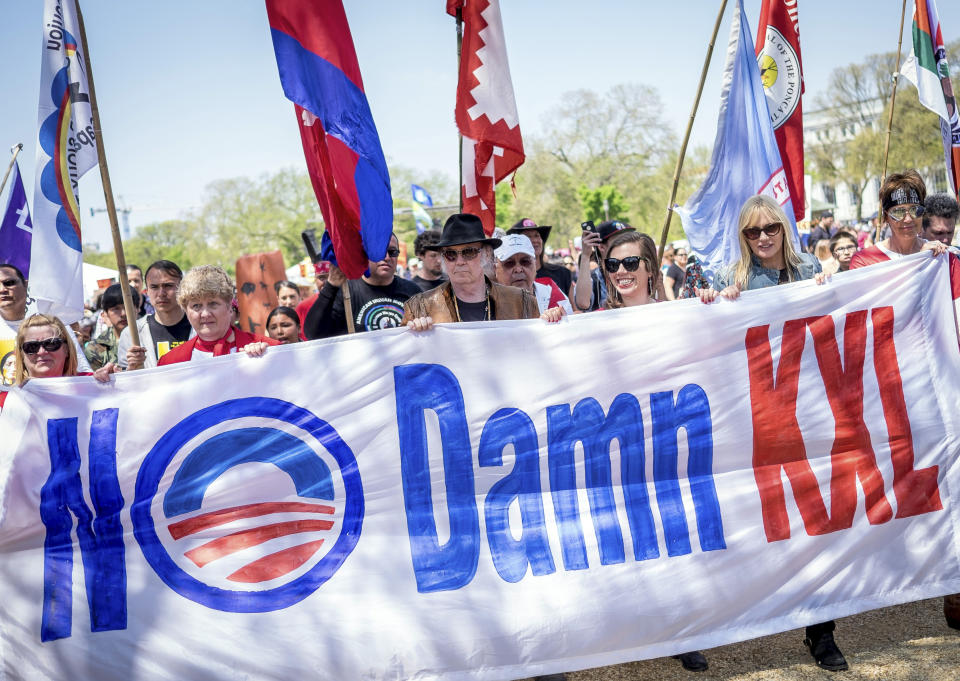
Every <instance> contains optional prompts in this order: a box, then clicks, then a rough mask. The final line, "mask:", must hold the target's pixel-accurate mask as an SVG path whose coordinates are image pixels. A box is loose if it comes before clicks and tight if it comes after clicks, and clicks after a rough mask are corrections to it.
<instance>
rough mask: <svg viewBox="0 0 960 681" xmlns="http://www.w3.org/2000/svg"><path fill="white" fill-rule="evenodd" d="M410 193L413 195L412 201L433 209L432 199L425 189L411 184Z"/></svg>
mask: <svg viewBox="0 0 960 681" xmlns="http://www.w3.org/2000/svg"><path fill="white" fill-rule="evenodd" d="M410 192H411V193H412V194H413V200H414V201H416V202H417V203H419V204H420V205H421V206H425V207H427V208H433V198H432V197H431V196H430V193H429V192H427V190H426V189H424V188H423V187H421V186H420V185H418V184H411V185H410Z"/></svg>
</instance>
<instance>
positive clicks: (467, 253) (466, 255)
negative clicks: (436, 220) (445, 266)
mask: <svg viewBox="0 0 960 681" xmlns="http://www.w3.org/2000/svg"><path fill="white" fill-rule="evenodd" d="M440 252H441V253H442V254H443V259H444V260H446V261H447V262H456V261H457V257H458V256H461V255H462V256H463V259H464V260H473V259H474V258H476V257H477V256H478V255H480V249H479V248H477V247H476V246H471V247H470V248H461V249H460V250H456V249H454V248H445V249H444V250H442V251H440Z"/></svg>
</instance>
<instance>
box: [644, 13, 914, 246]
mask: <svg viewBox="0 0 960 681" xmlns="http://www.w3.org/2000/svg"><path fill="white" fill-rule="evenodd" d="M904 2H906V0H904ZM726 9H727V0H723V1H722V2H721V3H720V12H719V13H718V14H717V21H716V23H715V24H714V25H713V35H712V36H711V37H710V45H709V46H708V47H707V57H706V59H704V60H703V70H702V71H701V72H700V85H698V86H697V96H696V98H695V99H694V100H693V109H692V110H691V111H690V118H689V120H688V121H687V131H686V133H684V135H683V144H682V145H681V146H680V156H679V157H678V158H677V167H676V169H675V170H674V172H673V189H672V190H671V191H670V202H669V203H668V204H667V217H666V219H665V220H664V221H663V231H662V232H661V233H660V250H659V253H660V257H663V252H664V249H665V248H666V246H667V233H668V232H669V231H670V218H671V217H672V216H673V202H674V201H676V199H677V187H678V186H679V185H680V171H681V170H682V169H683V159H684V157H685V156H686V155H687V144H688V143H689V142H690V132H691V131H692V130H693V119H694V118H696V116H697V108H698V107H699V106H700V95H702V94H703V86H704V83H706V80H707V71H708V70H709V69H710V59H711V58H712V57H713V46H714V44H715V43H716V42H717V34H718V33H719V32H720V23H721V22H722V21H723V13H724V11H725V10H726Z"/></svg>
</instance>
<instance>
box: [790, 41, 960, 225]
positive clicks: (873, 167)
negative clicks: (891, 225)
mask: <svg viewBox="0 0 960 681" xmlns="http://www.w3.org/2000/svg"><path fill="white" fill-rule="evenodd" d="M958 51H960V41H955V42H953V43H951V44H950V45H949V46H948V52H952V53H953V54H956V53H957V52H958ZM954 63H955V62H954ZM895 70H896V54H895V53H893V52H887V53H883V54H877V55H871V56H869V57H867V59H865V60H864V61H863V62H860V63H856V64H848V65H847V66H843V67H839V68H837V69H834V71H833V73H832V74H831V75H830V80H829V85H828V88H827V91H826V92H825V93H824V94H822V95H821V96H820V97H818V98H817V100H816V101H817V104H818V105H819V106H820V107H821V108H822V109H823V110H824V111H825V113H826V116H827V119H828V121H829V130H828V131H827V134H826V135H825V136H822V138H821V139H818V140H810V139H808V140H807V145H806V149H805V152H806V157H807V163H808V166H809V169H810V171H811V174H812V175H813V177H814V179H815V180H816V181H820V182H829V183H836V182H844V183H847V184H849V185H850V186H851V188H852V190H853V194H854V196H855V197H856V199H857V218H858V219H862V217H863V216H862V212H863V195H864V192H865V191H866V189H867V187H868V186H869V184H870V183H871V182H872V181H873V179H874V178H876V177H879V176H880V174H881V173H882V172H883V155H884V147H885V144H886V130H887V121H888V119H889V115H890V108H889V107H890V102H889V99H890V82H891V81H890V74H891V73H893V72H894V71H895ZM939 129H940V127H939V122H938V118H937V116H936V114H934V113H932V112H930V111H928V110H927V109H926V108H924V107H923V106H922V105H921V104H920V101H919V99H918V98H917V91H916V88H914V87H912V86H911V85H910V83H909V82H908V81H906V80H905V79H903V78H901V79H900V80H899V83H898V87H897V99H896V106H895V108H894V117H893V125H892V126H891V136H890V153H889V157H888V160H887V172H888V173H889V172H897V171H899V170H903V169H907V168H918V169H927V168H933V167H938V166H939V165H940V164H942V163H943V147H942V144H941V141H940V135H939Z"/></svg>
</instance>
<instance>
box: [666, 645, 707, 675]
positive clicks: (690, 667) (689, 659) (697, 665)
mask: <svg viewBox="0 0 960 681" xmlns="http://www.w3.org/2000/svg"><path fill="white" fill-rule="evenodd" d="M673 659H674V660H680V664H682V665H683V668H684V669H686V670H687V671H688V672H705V671H707V666H708V665H707V658H706V656H705V655H704V654H703V653H701V652H700V651H699V650H694V651H693V652H691V653H682V654H680V655H674V656H673Z"/></svg>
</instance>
